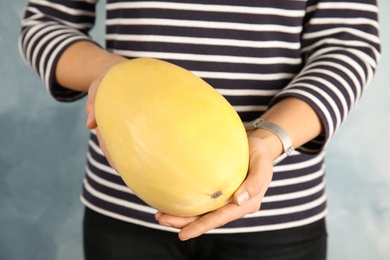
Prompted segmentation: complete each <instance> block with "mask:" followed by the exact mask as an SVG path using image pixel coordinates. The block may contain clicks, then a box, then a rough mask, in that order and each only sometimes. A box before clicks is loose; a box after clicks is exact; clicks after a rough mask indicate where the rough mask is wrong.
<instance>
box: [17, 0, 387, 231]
mask: <svg viewBox="0 0 390 260" xmlns="http://www.w3.org/2000/svg"><path fill="white" fill-rule="evenodd" d="M53 3H55V4H53ZM94 9H95V1H93V0H88V1H87V0H78V1H71V0H55V1H37V0H31V1H29V6H28V8H27V9H26V15H25V19H24V20H23V23H22V26H23V30H22V32H21V37H20V49H21V52H22V54H23V57H24V58H25V60H26V62H27V63H28V64H30V66H31V67H32V68H33V69H34V70H35V71H36V72H37V73H38V75H40V77H41V78H42V80H43V82H44V83H45V85H46V86H47V88H48V90H49V91H50V93H51V94H52V95H53V96H54V97H55V98H56V99H58V100H60V101H73V100H76V99H78V98H80V97H81V96H83V95H84V93H78V92H75V91H71V90H67V89H65V88H63V87H61V86H58V85H56V84H55V83H54V82H53V75H54V69H55V66H56V63H57V61H58V58H59V56H60V55H61V53H62V52H63V50H64V49H66V48H67V47H68V46H69V45H70V44H72V43H74V42H76V41H79V40H90V38H89V37H88V31H89V30H90V29H91V28H92V26H93V22H94V19H95V12H94ZM106 10H107V14H106V46H107V48H108V49H109V50H110V51H112V52H115V53H117V54H120V55H123V56H125V57H128V58H134V57H153V58H158V59H163V60H166V61H169V62H172V63H175V64H177V65H179V66H182V67H184V68H186V69H189V70H191V71H192V72H194V73H195V74H197V75H198V76H200V77H202V78H203V79H204V80H206V81H207V82H208V83H210V84H211V85H212V86H213V87H214V88H216V89H217V90H218V91H219V92H220V93H221V94H222V95H223V96H225V97H226V99H227V100H228V101H229V102H230V103H231V104H232V106H233V107H234V108H235V109H236V111H237V112H238V113H239V115H240V117H241V119H242V120H243V121H244V122H246V121H250V120H252V119H254V118H256V117H258V116H260V115H261V114H262V113H263V112H264V111H266V110H267V108H268V107H269V106H271V105H272V104H274V103H276V102H278V101H279V100H280V99H282V98H285V97H291V96H294V97H298V98H300V99H303V100H305V101H306V102H308V103H309V104H310V105H311V106H312V107H313V108H314V109H315V110H316V111H317V113H318V115H319V116H320V118H321V120H322V123H323V125H324V133H323V134H322V135H320V136H319V137H318V138H316V139H314V140H312V141H310V142H308V143H307V144H305V145H303V146H302V147H300V148H298V149H297V150H296V151H294V153H293V154H292V155H291V156H290V157H288V158H287V159H285V160H284V161H283V162H281V163H280V164H279V165H276V166H275V167H274V177H273V181H272V182H271V185H270V187H269V189H268V191H267V193H266V196H265V197H264V200H263V203H262V205H261V209H260V210H259V211H258V212H256V213H254V214H250V215H247V216H245V217H244V218H242V219H239V220H236V221H234V222H231V223H229V224H227V225H226V226H224V227H222V228H219V229H216V230H213V231H211V232H214V233H231V232H253V231H264V230H275V229H281V228H289V227H294V226H299V225H304V224H308V223H311V222H313V221H315V220H318V219H320V218H323V217H324V216H325V215H326V211H327V210H326V193H325V183H326V179H325V163H324V160H325V159H324V158H325V153H324V148H325V147H326V145H327V144H328V142H329V140H330V139H331V138H332V137H333V136H334V134H335V133H336V132H337V130H338V129H339V128H340V126H341V125H342V124H343V122H344V121H345V120H346V118H347V116H348V114H349V112H350V111H351V110H352V109H353V107H354V106H355V105H356V103H357V102H358V101H359V99H360V98H361V96H362V94H363V92H364V89H365V88H366V87H367V86H368V85H369V83H370V81H371V80H372V78H373V75H374V72H375V69H376V66H377V63H378V61H379V58H380V40H379V37H378V35H379V26H378V21H377V13H378V9H377V4H376V1H375V0H365V1H362V0H345V1H341V2H340V1H334V0H333V1H332V0H324V1H320V0H280V1H274V0H263V1H244V2H243V3H238V2H237V1H233V0H218V1H213V2H212V3H210V1H205V0H199V1H194V0H192V1H191V0H184V1H119V0H108V1H107V3H106ZM87 162H88V164H87V166H86V177H85V179H84V189H83V194H82V196H81V198H82V201H83V203H85V205H86V206H88V207H90V208H92V209H94V210H96V211H98V212H101V213H102V214H105V215H108V216H111V217H114V218H117V219H121V220H124V221H129V222H132V223H138V224H141V225H145V226H148V227H152V228H158V229H164V230H172V229H170V228H166V227H162V226H160V225H158V224H157V222H156V221H155V220H154V217H153V214H154V212H155V210H154V209H152V208H150V207H148V206H147V205H145V204H144V203H143V202H142V201H141V200H140V199H139V198H137V197H136V196H135V195H134V194H133V193H132V192H131V191H130V190H129V189H128V188H127V187H126V186H125V185H124V183H123V181H122V179H121V178H120V176H119V175H118V174H117V173H116V172H115V171H114V170H113V169H112V168H110V167H109V166H108V164H107V161H106V159H105V158H104V156H103V154H102V152H101V151H100V149H99V146H98V143H97V139H96V136H95V134H94V132H93V131H92V133H91V139H90V141H89V152H88V155H87Z"/></svg>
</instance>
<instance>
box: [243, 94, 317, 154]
mask: <svg viewBox="0 0 390 260" xmlns="http://www.w3.org/2000/svg"><path fill="white" fill-rule="evenodd" d="M261 117H262V118H263V119H264V120H266V121H270V122H272V123H275V124H277V125H279V126H280V127H282V128H283V129H284V130H285V131H286V132H287V133H288V135H289V136H290V138H291V141H292V145H293V147H295V148H296V147H300V146H301V145H303V144H305V143H307V142H308V141H310V140H312V139H314V138H315V137H317V136H318V135H319V134H320V133H321V132H322V131H323V127H322V123H321V120H320V118H319V116H318V115H317V113H316V112H315V110H314V109H313V108H312V107H311V106H310V105H309V104H307V103H306V102H304V101H303V100H301V99H298V98H294V97H290V98H285V99H282V100H280V101H279V102H278V103H276V104H275V105H274V106H272V107H271V108H270V109H269V110H268V111H267V112H265V113H264V114H263V115H262V116H261ZM251 136H253V137H259V138H261V139H263V140H265V142H266V144H267V146H269V149H270V150H271V152H272V156H273V158H274V159H276V158H277V157H278V156H279V155H281V154H282V153H283V146H282V143H281V141H280V140H279V138H278V137H277V136H276V135H275V134H274V133H272V132H270V131H268V130H265V129H261V128H258V129H256V130H253V131H250V132H249V133H248V137H251Z"/></svg>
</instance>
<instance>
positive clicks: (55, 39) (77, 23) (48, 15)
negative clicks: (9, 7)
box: [19, 0, 95, 102]
mask: <svg viewBox="0 0 390 260" xmlns="http://www.w3.org/2000/svg"><path fill="white" fill-rule="evenodd" d="M94 22H95V0H92V1H91V0H77V1H71V0H51V1H45V0H30V1H29V2H28V5H27V8H26V10H25V14H24V18H23V20H22V24H21V25H22V30H21V34H20V37H19V49H20V53H21V55H22V57H23V59H24V60H25V62H26V63H27V64H28V65H29V66H30V67H31V68H32V69H33V70H34V71H35V72H36V73H37V74H38V75H39V77H40V78H41V80H42V81H43V82H44V84H45V86H46V88H47V90H48V91H49V92H50V94H51V95H52V96H53V97H54V98H55V99H56V100H58V101H63V102H70V101H74V100H77V99H79V98H81V97H83V96H84V95H85V93H82V92H78V91H74V90H70V89H67V88H65V87H63V86H60V85H58V84H56V83H55V81H54V73H55V68H56V65H57V62H58V60H59V57H60V56H61V54H62V53H63V51H64V50H65V49H66V48H67V47H68V46H70V45H71V44H73V43H75V42H77V41H81V40H89V41H90V40H91V39H90V37H89V36H88V32H89V30H90V29H91V28H92V27H93V25H94Z"/></svg>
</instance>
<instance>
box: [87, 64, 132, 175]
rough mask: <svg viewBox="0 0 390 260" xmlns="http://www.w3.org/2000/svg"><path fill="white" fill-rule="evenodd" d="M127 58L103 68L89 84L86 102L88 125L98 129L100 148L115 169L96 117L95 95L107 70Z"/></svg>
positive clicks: (90, 127)
mask: <svg viewBox="0 0 390 260" xmlns="http://www.w3.org/2000/svg"><path fill="white" fill-rule="evenodd" d="M125 60H126V59H125V58H123V59H116V60H115V61H114V62H113V63H112V64H110V65H109V66H108V67H107V68H106V69H104V70H103V72H102V73H101V74H100V75H99V76H98V77H97V78H96V79H95V80H93V81H92V83H91V85H90V86H89V88H88V99H87V102H86V104H85V111H86V114H87V123H86V127H87V128H88V129H95V131H96V136H97V138H98V141H99V146H100V149H101V150H102V151H103V154H104V156H105V157H106V159H107V161H108V163H109V164H110V166H111V167H112V168H114V169H115V165H114V162H113V161H112V159H111V157H110V155H109V153H108V151H107V147H106V145H105V143H104V141H103V138H102V136H101V134H100V131H99V127H98V125H97V122H96V118H95V97H96V93H97V90H98V88H99V85H100V83H101V81H102V80H103V78H104V76H105V75H106V74H107V72H108V71H109V70H110V69H111V68H112V67H114V66H115V65H116V64H118V63H120V62H122V61H125Z"/></svg>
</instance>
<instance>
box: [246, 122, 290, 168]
mask: <svg viewBox="0 0 390 260" xmlns="http://www.w3.org/2000/svg"><path fill="white" fill-rule="evenodd" d="M257 128H262V129H265V130H268V131H270V132H272V133H274V134H275V135H276V136H277V137H278V138H279V139H280V141H281V142H282V145H283V150H284V153H283V154H282V155H280V156H279V157H278V158H276V159H275V161H274V165H275V164H277V163H279V162H280V161H282V160H283V159H284V158H286V157H287V156H289V155H290V154H291V152H292V151H293V150H294V147H293V146H292V142H291V139H290V136H289V135H288V134H287V132H286V131H285V130H284V129H283V128H282V127H280V126H278V125H277V124H274V123H272V122H268V121H265V120H264V119H262V118H257V119H255V120H253V121H251V122H249V123H247V124H246V125H245V130H246V131H250V130H254V129H257Z"/></svg>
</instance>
